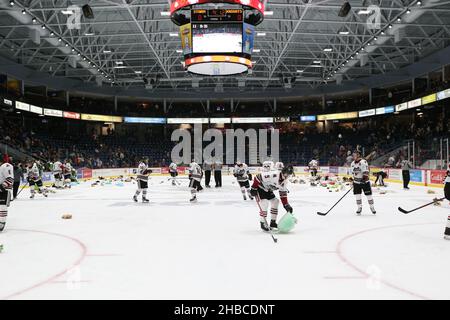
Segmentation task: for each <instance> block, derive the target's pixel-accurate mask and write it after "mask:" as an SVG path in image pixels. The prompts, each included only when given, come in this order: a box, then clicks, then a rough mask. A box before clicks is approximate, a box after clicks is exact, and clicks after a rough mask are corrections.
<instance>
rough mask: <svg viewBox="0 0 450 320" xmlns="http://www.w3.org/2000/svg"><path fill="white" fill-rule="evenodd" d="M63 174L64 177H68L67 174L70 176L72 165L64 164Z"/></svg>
mask: <svg viewBox="0 0 450 320" xmlns="http://www.w3.org/2000/svg"><path fill="white" fill-rule="evenodd" d="M63 174H64V175H68V174H72V165H71V164H70V162H66V163H65V164H64V166H63Z"/></svg>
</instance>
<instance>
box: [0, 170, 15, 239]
mask: <svg viewBox="0 0 450 320" xmlns="http://www.w3.org/2000/svg"><path fill="white" fill-rule="evenodd" d="M13 184H14V168H13V166H12V165H11V164H9V163H7V162H6V163H3V164H2V165H1V166H0V232H2V231H3V230H4V229H5V225H6V218H7V217H8V207H9V201H10V199H11V189H12V187H13Z"/></svg>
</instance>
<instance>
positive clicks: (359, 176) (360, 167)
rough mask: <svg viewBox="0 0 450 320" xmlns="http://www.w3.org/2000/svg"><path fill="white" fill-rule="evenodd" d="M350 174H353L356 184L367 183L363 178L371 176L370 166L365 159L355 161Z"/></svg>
mask: <svg viewBox="0 0 450 320" xmlns="http://www.w3.org/2000/svg"><path fill="white" fill-rule="evenodd" d="M350 173H351V174H352V176H353V181H354V182H355V183H357V184H361V183H365V181H363V177H364V176H368V175H369V164H368V163H367V161H366V160H364V159H361V160H359V161H353V162H352V164H351V166H350Z"/></svg>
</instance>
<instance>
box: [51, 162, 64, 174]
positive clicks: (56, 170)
mask: <svg viewBox="0 0 450 320" xmlns="http://www.w3.org/2000/svg"><path fill="white" fill-rule="evenodd" d="M53 173H54V174H58V173H62V163H61V162H60V161H56V162H55V163H53Z"/></svg>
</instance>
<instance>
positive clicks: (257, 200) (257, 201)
mask: <svg viewBox="0 0 450 320" xmlns="http://www.w3.org/2000/svg"><path fill="white" fill-rule="evenodd" d="M255 198H256V204H257V205H258V207H259V211H260V212H261V213H262V212H263V210H262V208H261V205H260V204H259V202H260V201H261V199H260V198H259V195H256V197H255ZM266 223H267V220H266ZM267 226H268V228H269V234H270V236H271V237H272V240H273V242H275V243H277V242H278V239H277V238H275V237H274V235H273V233H272V228H271V227H270V226H269V224H268V223H267Z"/></svg>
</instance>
